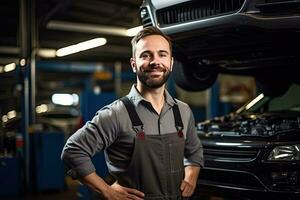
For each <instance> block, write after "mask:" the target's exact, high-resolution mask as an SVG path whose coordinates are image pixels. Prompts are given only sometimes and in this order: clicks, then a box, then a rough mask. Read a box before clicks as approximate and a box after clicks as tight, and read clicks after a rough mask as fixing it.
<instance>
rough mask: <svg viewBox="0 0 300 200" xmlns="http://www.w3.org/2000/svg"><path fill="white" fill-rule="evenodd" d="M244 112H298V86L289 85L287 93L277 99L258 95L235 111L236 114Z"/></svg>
mask: <svg viewBox="0 0 300 200" xmlns="http://www.w3.org/2000/svg"><path fill="white" fill-rule="evenodd" d="M274 89H276V88H274ZM244 112H254V113H258V112H300V85H295V84H293V85H291V86H290V87H289V89H288V91H287V92H286V93H285V94H284V95H282V96H279V97H269V96H264V95H263V94H260V95H258V96H257V97H256V98H255V99H253V100H252V101H251V102H249V103H248V104H246V105H244V106H243V107H241V108H240V109H239V110H237V113H244Z"/></svg>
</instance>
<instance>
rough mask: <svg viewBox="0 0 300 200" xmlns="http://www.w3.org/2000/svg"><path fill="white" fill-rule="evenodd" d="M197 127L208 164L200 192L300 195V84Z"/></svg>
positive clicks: (281, 197)
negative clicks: (280, 94) (279, 94)
mask: <svg viewBox="0 0 300 200" xmlns="http://www.w3.org/2000/svg"><path fill="white" fill-rule="evenodd" d="M197 130H198V134H199V137H200V138H201V141H202V144H203V147H204V156H205V167H204V169H203V170H202V171H201V175H200V177H199V180H198V186H197V192H196V196H197V194H198V195H199V194H202V193H203V192H208V193H212V194H216V193H218V192H219V193H220V192H222V193H224V192H225V194H227V195H233V194H235V195H239V196H246V197H248V198H251V199H252V198H253V199H259V197H263V196H266V197H268V198H266V199H300V86H299V85H291V86H290V88H289V90H288V91H287V92H286V93H285V94H284V95H282V96H278V97H271V96H264V94H260V95H258V96H257V97H256V98H255V99H253V100H252V101H251V102H250V103H248V104H246V105H244V106H243V107H241V108H240V109H238V110H237V111H236V112H234V113H231V114H229V115H226V116H222V117H217V118H214V119H210V120H207V121H204V122H200V123H198V124H197ZM233 191H234V192H233ZM226 192H227V193H226ZM223 195H224V194H223Z"/></svg>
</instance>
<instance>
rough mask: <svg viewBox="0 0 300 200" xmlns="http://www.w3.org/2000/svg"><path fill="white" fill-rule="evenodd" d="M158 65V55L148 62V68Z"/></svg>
mask: <svg viewBox="0 0 300 200" xmlns="http://www.w3.org/2000/svg"><path fill="white" fill-rule="evenodd" d="M158 65H159V56H158V55H153V57H152V59H151V61H150V66H151V67H155V66H158Z"/></svg>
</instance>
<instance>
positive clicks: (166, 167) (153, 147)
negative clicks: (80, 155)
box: [112, 97, 185, 200]
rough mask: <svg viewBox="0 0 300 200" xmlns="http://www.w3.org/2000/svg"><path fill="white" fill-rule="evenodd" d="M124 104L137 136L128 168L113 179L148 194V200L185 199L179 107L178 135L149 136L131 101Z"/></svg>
mask: <svg viewBox="0 0 300 200" xmlns="http://www.w3.org/2000/svg"><path fill="white" fill-rule="evenodd" d="M121 100H122V102H123V103H124V104H125V106H126V109H127V111H128V114H129V117H130V119H131V122H132V126H133V129H134V130H135V132H136V136H135V139H134V150H133V154H132V158H131V162H130V164H129V166H128V168H127V169H126V170H125V171H124V172H121V173H119V174H112V176H114V177H115V178H116V179H117V180H118V183H119V184H120V185H122V186H125V187H130V188H135V189H137V190H140V191H142V192H144V193H145V199H157V200H175V199H176V200H177V199H182V197H181V191H180V185H181V181H182V180H183V178H184V165H183V159H184V144H185V140H184V137H183V133H182V129H183V123H182V119H181V115H180V112H179V109H178V106H177V105H174V106H173V114H174V119H175V126H176V129H177V132H175V133H167V134H160V135H147V134H145V133H144V130H143V123H142V122H141V120H140V118H139V116H138V114H137V112H136V110H135V108H134V106H133V105H132V103H131V101H130V100H129V99H128V98H127V97H123V98H121Z"/></svg>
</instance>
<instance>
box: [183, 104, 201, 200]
mask: <svg viewBox="0 0 300 200" xmlns="http://www.w3.org/2000/svg"><path fill="white" fill-rule="evenodd" d="M184 154H185V159H184V165H185V176H184V179H183V181H182V184H181V187H180V189H181V191H182V196H183V197H190V196H192V195H193V193H194V191H195V188H196V186H197V180H198V176H199V173H200V168H201V167H203V165H204V159H203V147H202V144H201V141H200V139H199V137H198V135H197V133H196V127H195V119H194V116H193V114H192V111H191V110H190V118H189V121H188V126H187V129H186V141H185V150H184Z"/></svg>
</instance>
